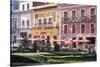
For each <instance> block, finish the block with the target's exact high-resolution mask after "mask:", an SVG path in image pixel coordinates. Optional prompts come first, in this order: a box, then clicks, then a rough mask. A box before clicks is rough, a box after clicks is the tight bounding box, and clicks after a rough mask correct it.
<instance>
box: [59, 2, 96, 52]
mask: <svg viewBox="0 0 100 67" xmlns="http://www.w3.org/2000/svg"><path fill="white" fill-rule="evenodd" d="M58 8H59V12H60V15H59V16H60V17H59V19H60V20H59V27H60V28H59V36H60V39H72V40H77V41H78V40H84V39H85V41H86V40H89V41H90V42H88V44H86V43H85V42H80V43H77V44H74V45H71V48H73V49H74V48H75V49H82V50H85V49H88V48H94V47H95V45H96V6H94V5H80V4H62V5H59V6H58ZM84 43H85V44H84ZM82 44H84V45H82Z"/></svg>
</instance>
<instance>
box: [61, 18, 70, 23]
mask: <svg viewBox="0 0 100 67" xmlns="http://www.w3.org/2000/svg"><path fill="white" fill-rule="evenodd" d="M61 21H62V23H67V22H70V18H68V17H62V18H61Z"/></svg>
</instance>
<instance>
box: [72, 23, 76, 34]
mask: <svg viewBox="0 0 100 67" xmlns="http://www.w3.org/2000/svg"><path fill="white" fill-rule="evenodd" d="M75 32H76V27H75V24H73V25H72V33H75Z"/></svg>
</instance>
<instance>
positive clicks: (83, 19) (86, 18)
mask: <svg viewBox="0 0 100 67" xmlns="http://www.w3.org/2000/svg"><path fill="white" fill-rule="evenodd" d="M61 22H62V23H64V24H65V23H69V22H96V15H92V16H90V15H89V16H82V17H79V18H77V17H69V18H68V17H62V18H61Z"/></svg>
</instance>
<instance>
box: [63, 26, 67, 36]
mask: <svg viewBox="0 0 100 67" xmlns="http://www.w3.org/2000/svg"><path fill="white" fill-rule="evenodd" d="M64 33H65V34H66V33H67V25H64Z"/></svg>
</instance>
